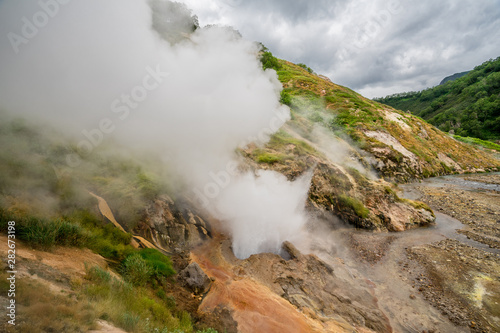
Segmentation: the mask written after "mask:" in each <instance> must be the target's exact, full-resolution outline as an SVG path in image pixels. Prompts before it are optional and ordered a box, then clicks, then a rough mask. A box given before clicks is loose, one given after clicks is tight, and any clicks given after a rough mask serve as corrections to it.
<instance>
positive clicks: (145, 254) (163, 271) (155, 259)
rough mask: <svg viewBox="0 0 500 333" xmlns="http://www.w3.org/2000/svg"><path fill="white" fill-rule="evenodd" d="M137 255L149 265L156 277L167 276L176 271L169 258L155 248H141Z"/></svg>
mask: <svg viewBox="0 0 500 333" xmlns="http://www.w3.org/2000/svg"><path fill="white" fill-rule="evenodd" d="M139 255H140V256H141V257H142V258H143V259H144V261H145V262H146V263H147V264H148V265H149V266H150V267H151V269H152V270H153V275H154V276H155V277H156V278H161V277H169V276H172V275H174V274H175V273H176V272H175V270H174V268H173V267H172V261H171V260H170V258H169V257H167V256H166V255H164V254H162V253H161V252H160V251H158V250H156V249H141V250H140V251H139Z"/></svg>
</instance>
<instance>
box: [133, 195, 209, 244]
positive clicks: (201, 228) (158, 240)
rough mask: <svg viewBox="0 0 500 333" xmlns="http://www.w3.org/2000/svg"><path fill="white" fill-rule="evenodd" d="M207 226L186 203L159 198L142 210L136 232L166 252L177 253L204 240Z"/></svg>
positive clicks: (207, 230)
mask: <svg viewBox="0 0 500 333" xmlns="http://www.w3.org/2000/svg"><path fill="white" fill-rule="evenodd" d="M210 230H211V229H210V226H209V225H208V224H207V223H206V222H205V221H204V220H203V218H201V217H200V216H199V215H197V213H196V212H195V211H194V208H192V206H191V207H190V206H189V205H188V204H187V203H185V202H183V201H179V202H178V203H174V201H173V200H172V199H171V198H170V197H168V196H166V195H163V196H161V197H159V198H157V199H156V200H155V201H154V202H153V203H151V204H150V205H149V206H148V207H146V208H145V210H144V214H143V219H142V220H141V222H140V223H139V225H138V226H137V228H136V231H137V233H138V234H139V235H140V236H142V237H144V238H146V239H148V240H150V241H152V242H153V243H154V244H155V245H157V246H159V247H160V248H163V249H165V250H167V251H168V252H181V251H183V250H187V249H190V248H193V247H195V246H197V245H199V244H201V243H202V242H203V241H204V240H207V239H208V238H209V236H210Z"/></svg>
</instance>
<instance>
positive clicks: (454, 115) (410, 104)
mask: <svg viewBox="0 0 500 333" xmlns="http://www.w3.org/2000/svg"><path fill="white" fill-rule="evenodd" d="M377 101H380V102H382V103H385V104H387V105H390V106H392V107H394V108H397V109H400V110H410V111H411V112H412V113H414V114H416V115H418V116H421V117H422V118H424V119H426V120H428V121H429V122H430V123H431V124H433V125H435V126H437V127H439V128H440V129H442V130H443V131H446V132H448V131H450V130H453V131H454V132H455V133H456V134H458V135H460V136H472V137H477V138H481V139H490V140H499V139H500V57H499V58H497V59H495V60H490V61H487V62H485V63H483V64H482V65H480V66H477V67H476V68H475V69H474V70H473V71H471V72H470V73H468V74H467V75H466V76H464V77H461V78H459V79H457V80H454V81H451V82H447V83H445V84H443V85H440V86H436V87H434V88H429V89H426V90H423V91H420V92H409V93H400V94H394V95H391V96H387V97H385V98H379V99H377Z"/></svg>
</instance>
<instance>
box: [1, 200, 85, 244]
mask: <svg viewBox="0 0 500 333" xmlns="http://www.w3.org/2000/svg"><path fill="white" fill-rule="evenodd" d="M8 221H15V222H16V225H15V228H16V236H17V238H18V239H20V240H23V241H25V242H27V243H28V244H29V245H30V246H32V247H34V248H38V249H41V250H50V249H52V248H53V247H54V246H56V245H61V246H77V247H82V246H84V245H85V244H86V243H87V241H88V233H86V232H84V229H83V228H82V227H81V226H80V225H79V224H76V223H72V222H69V221H66V220H62V219H46V218H40V217H35V216H26V217H22V216H21V217H20V216H17V215H14V214H9V213H8V212H7V211H5V210H4V209H2V208H0V230H1V231H4V232H5V231H6V230H7V222H8Z"/></svg>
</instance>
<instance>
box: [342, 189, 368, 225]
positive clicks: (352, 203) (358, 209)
mask: <svg viewBox="0 0 500 333" xmlns="http://www.w3.org/2000/svg"><path fill="white" fill-rule="evenodd" d="M338 200H339V203H340V204H341V205H342V206H344V207H349V208H351V209H352V210H353V211H354V213H356V215H358V216H359V217H361V218H363V219H366V218H368V216H369V215H370V211H369V210H368V208H366V207H365V205H363V203H362V202H361V201H360V200H358V199H356V198H352V197H350V196H348V195H345V194H341V195H339V196H338Z"/></svg>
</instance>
